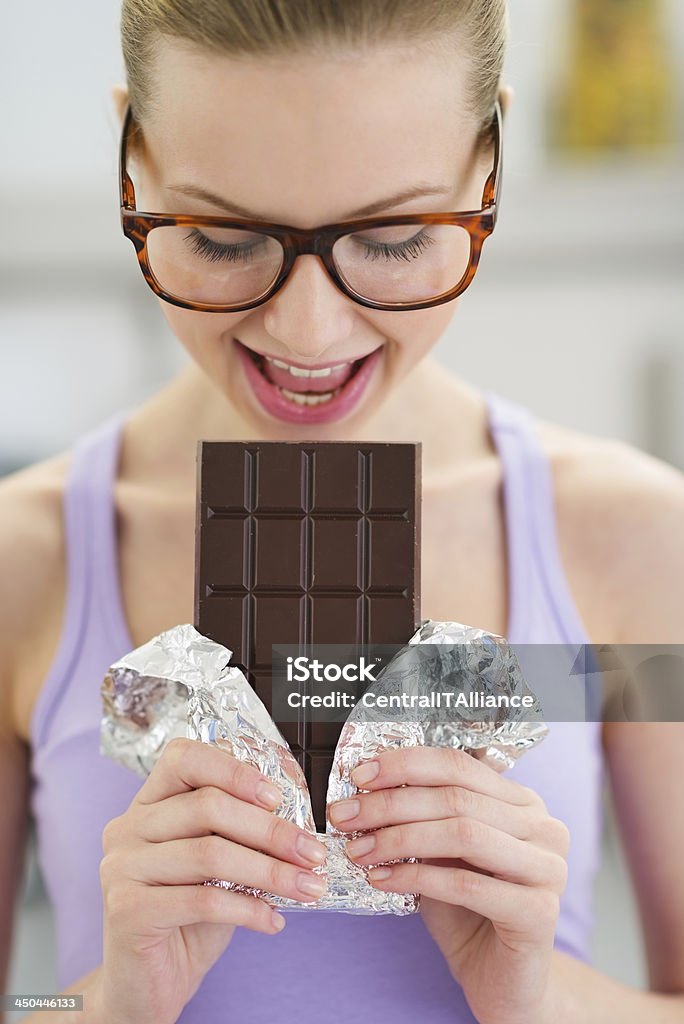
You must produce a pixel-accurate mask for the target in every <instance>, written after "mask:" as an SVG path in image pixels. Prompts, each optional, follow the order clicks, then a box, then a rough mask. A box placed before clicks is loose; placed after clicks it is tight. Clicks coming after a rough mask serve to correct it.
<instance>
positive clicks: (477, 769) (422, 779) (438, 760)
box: [351, 747, 540, 806]
mask: <svg viewBox="0 0 684 1024" xmlns="http://www.w3.org/2000/svg"><path fill="white" fill-rule="evenodd" d="M351 777H352V782H353V783H354V784H355V785H356V786H358V787H359V788H360V789H364V790H377V789H383V788H387V787H392V786H406V785H409V786H449V785H452V786H453V785H458V786H462V787H463V788H465V789H471V790H473V791H475V792H478V793H483V794H484V795H485V796H491V797H495V798H496V799H498V800H505V801H507V802H508V803H511V804H516V805H518V806H525V805H526V804H530V803H534V802H537V803H539V802H540V798H539V797H538V796H537V794H536V793H535V792H534V791H533V790H531V789H528V788H527V787H526V786H521V785H520V784H519V783H517V782H514V781H513V780H512V779H507V778H505V777H504V776H502V775H499V774H498V773H497V772H495V771H494V769H493V768H490V767H489V765H486V764H484V762H482V761H478V760H477V758H475V757H471V755H470V754H466V753H465V752H464V751H463V750H454V749H452V748H448V747H400V748H398V749H396V750H386V751H384V752H383V753H382V754H380V755H379V756H378V757H377V758H375V759H374V760H373V761H366V762H364V763H363V764H360V765H358V766H357V767H356V768H355V769H354V771H353V772H352V775H351Z"/></svg>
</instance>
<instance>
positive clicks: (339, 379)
mask: <svg viewBox="0 0 684 1024" xmlns="http://www.w3.org/2000/svg"><path fill="white" fill-rule="evenodd" d="M235 343H236V347H237V350H238V353H239V356H240V359H241V362H242V365H243V368H244V370H245V375H246V377H247V380H248V382H249V383H250V384H251V385H252V390H253V391H254V393H255V395H256V397H257V399H258V400H259V401H260V403H261V405H262V406H264V407H265V408H266V409H267V411H268V412H270V413H271V414H272V415H274V416H276V417H277V418H278V419H285V420H288V421H290V422H298V423H302V422H330V421H331V420H335V419H339V418H340V417H341V416H343V415H347V414H348V413H349V412H350V410H351V408H352V407H353V406H355V405H356V404H357V402H358V401H359V399H360V397H361V395H362V393H363V391H364V390H365V387H366V384H367V383H368V380H369V379H370V376H371V374H372V370H373V367H374V366H375V364H376V363H377V361H378V359H379V357H380V354H381V351H382V346H380V348H377V349H375V350H374V351H373V352H370V353H369V354H368V355H366V356H362V357H361V358H359V359H355V360H350V361H348V362H344V363H330V364H328V365H327V366H317V367H305V366H301V365H300V366H297V365H296V364H294V363H289V362H284V361H283V360H279V359H275V358H272V357H270V356H265V355H262V354H261V353H259V352H255V351H254V350H253V349H251V348H248V347H247V346H246V345H243V344H242V342H239V341H238V340H237V339H235Z"/></svg>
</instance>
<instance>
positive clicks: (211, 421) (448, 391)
mask: <svg viewBox="0 0 684 1024" xmlns="http://www.w3.org/2000/svg"><path fill="white" fill-rule="evenodd" d="M126 435H127V436H126V441H127V442H128V443H127V444H126V443H125V446H124V449H125V450H124V455H126V453H127V455H128V458H127V465H126V466H125V467H123V470H122V471H123V472H124V473H125V472H126V471H127V470H129V471H132V472H133V473H134V475H140V477H141V478H147V479H150V476H151V475H152V474H153V476H154V479H155V480H156V481H158V480H159V479H160V477H162V476H163V477H164V479H166V480H168V482H169V483H170V484H171V483H173V484H177V483H178V481H179V480H184V481H190V480H192V481H194V477H195V459H196V449H197V441H198V440H200V439H207V440H225V441H230V440H237V439H241V440H244V439H245V438H254V439H255V440H259V438H258V437H256V436H255V432H254V428H253V427H251V426H250V425H249V424H248V423H247V422H246V421H245V420H244V419H243V418H242V417H241V416H240V415H239V414H238V413H237V412H236V410H235V408H234V407H233V406H232V405H231V404H230V403H229V402H228V401H226V399H225V398H224V397H223V395H222V394H221V392H220V391H219V390H218V389H217V388H216V387H215V386H214V385H213V384H212V383H211V381H209V380H208V379H207V378H206V376H205V375H204V374H203V373H202V371H201V370H200V369H199V368H198V367H197V366H196V365H195V364H194V363H190V364H189V365H188V366H187V367H186V368H185V369H183V370H182V371H181V372H180V373H179V374H178V375H177V376H176V377H175V378H174V379H173V380H172V381H171V382H170V383H169V384H168V385H166V387H164V388H163V389H162V390H161V391H160V392H158V393H157V394H156V395H155V396H154V397H153V398H152V399H150V400H149V401H148V402H146V403H145V404H144V405H143V406H142V407H141V408H140V409H139V410H138V411H137V412H136V413H135V415H134V416H133V417H132V418H131V420H130V421H129V423H128V424H127V430H126ZM340 438H341V439H344V440H351V439H352V436H351V435H343V434H342V433H341V434H340ZM353 439H354V440H357V441H397V442H415V441H421V442H422V443H423V479H424V481H426V480H431V479H432V478H437V477H439V476H440V474H442V473H443V472H445V470H446V469H447V467H448V471H449V474H450V475H451V474H452V473H453V472H454V470H455V469H456V470H460V469H463V468H464V467H466V466H467V465H468V464H472V462H473V461H474V460H476V459H477V458H481V457H482V456H483V455H486V454H488V453H489V452H490V451H491V447H490V442H489V439H488V433H487V424H486V410H485V409H484V406H483V401H482V397H481V394H480V392H479V391H478V390H477V389H476V388H474V387H472V386H471V385H469V384H467V383H466V382H465V381H462V380H460V379H459V378H458V377H456V376H454V375H453V374H452V373H450V372H449V371H447V370H446V369H444V367H442V366H440V365H439V364H438V363H436V362H435V361H434V360H433V359H432V358H430V357H428V358H426V359H424V360H422V361H421V363H419V364H418V366H416V367H415V368H414V369H413V371H412V372H411V373H410V374H408V376H407V377H406V378H404V379H403V380H402V381H401V382H399V383H398V384H397V385H396V387H395V388H394V390H393V391H392V392H391V394H390V395H389V396H388V397H387V399H386V400H385V402H384V403H383V404H382V405H381V406H380V408H378V409H377V411H376V412H375V413H373V415H372V416H370V417H369V418H368V420H366V421H365V422H364V423H363V424H362V425H361V426H360V427H358V428H357V429H356V430H355V431H354V434H353ZM161 467H163V470H162V468H161ZM136 469H137V472H136ZM193 486H194V484H193Z"/></svg>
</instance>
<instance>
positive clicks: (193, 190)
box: [166, 184, 453, 220]
mask: <svg viewBox="0 0 684 1024" xmlns="http://www.w3.org/2000/svg"><path fill="white" fill-rule="evenodd" d="M166 188H167V189H168V190H169V191H171V192H180V193H181V194H182V195H185V196H189V197H190V198H192V199H201V200H203V201H204V202H206V203H212V204H213V205H214V206H218V207H220V209H222V210H224V211H225V212H226V213H232V214H234V215H236V216H238V217H245V218H246V219H248V220H263V219H264V218H263V217H261V216H260V215H259V214H258V213H255V212H254V210H250V209H248V208H247V207H246V206H240V204H239V203H235V202H233V201H232V200H231V201H230V202H228V200H226V199H222V198H221V196H218V195H216V194H215V193H214V192H209V191H207V189H205V188H200V187H199V186H197V185H185V184H182V185H167V186H166ZM452 192H453V189H451V188H448V187H447V186H446V185H412V186H411V187H409V188H405V189H402V190H401V192H397V193H396V194H395V195H393V196H389V197H387V198H386V199H380V200H378V201H377V202H375V203H369V204H368V205H367V206H362V207H361V208H360V209H358V210H354V211H353V212H352V213H349V214H347V216H346V217H345V218H344V219H345V220H355V219H356V218H357V217H372V216H373V215H374V214H376V213H383V212H384V211H385V210H388V209H390V208H391V207H392V206H400V205H401V204H402V203H408V202H409V201H410V200H411V199H422V198H425V197H426V196H448V195H450V194H451V193H452Z"/></svg>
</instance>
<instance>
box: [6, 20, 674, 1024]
mask: <svg viewBox="0 0 684 1024" xmlns="http://www.w3.org/2000/svg"><path fill="white" fill-rule="evenodd" d="M118 18H119V2H118V0H98V3H97V4H93V3H92V2H90V0H63V2H62V3H60V4H59V5H51V4H42V5H40V10H39V11H37V10H36V8H35V7H34V6H33V5H21V4H12V5H10V6H9V7H8V8H7V10H6V11H5V13H4V16H3V32H2V35H1V37H0V81H1V83H2V86H3V88H2V95H3V97H5V101H4V104H3V158H2V164H1V166H0V213H1V220H2V231H1V235H0V349H1V363H0V365H1V368H2V369H1V372H0V473H6V472H10V471H12V470H14V469H16V468H19V467H21V466H23V465H25V464H27V463H29V462H33V461H35V460H38V459H42V458H44V457H46V456H48V455H51V454H53V453H55V452H58V451H60V450H62V449H64V448H66V447H68V446H70V445H71V444H72V442H73V441H74V439H75V438H77V437H78V436H79V435H80V434H82V433H83V432H84V431H86V430H87V429H89V428H90V427H93V426H95V425H96V424H98V423H99V422H100V421H102V420H103V419H104V418H105V417H106V416H107V415H108V414H109V413H110V412H113V411H114V410H115V409H118V408H121V407H129V406H133V405H135V404H137V403H138V402H139V401H140V400H142V399H143V398H145V397H146V396H147V395H149V394H150V393H152V392H153V391H155V390H156V389H157V388H158V387H159V386H160V385H161V384H162V383H163V382H164V381H165V380H167V379H168V378H169V376H171V375H172V374H174V372H175V371H176V370H177V369H178V368H179V367H180V366H181V365H182V363H183V359H184V357H183V355H182V353H181V350H180V346H179V345H178V343H177V342H176V341H175V339H174V338H173V337H172V336H171V335H170V334H169V332H168V330H167V328H166V326H165V322H164V320H163V318H162V315H161V313H160V311H159V309H158V307H157V303H156V300H155V299H154V298H153V296H152V295H151V293H150V292H149V290H148V289H147V286H146V285H145V283H144V281H143V278H142V275H141V274H140V271H139V269H138V267H137V265H136V261H135V259H134V255H133V250H132V247H131V245H130V243H129V242H128V241H126V240H125V239H124V238H123V236H122V235H121V233H120V228H119V221H118V197H117V179H116V161H117V141H118V140H117V131H116V126H115V118H114V113H113V109H112V105H111V101H110V95H109V90H110V86H111V85H112V84H114V83H116V82H119V81H122V80H123V73H122V66H121V59H120V54H119V43H118ZM510 18H511V42H510V49H509V53H508V60H507V74H506V81H507V82H508V83H510V84H511V85H513V87H514V89H515V93H516V96H515V101H514V104H513V107H512V109H511V111H510V113H509V115H508V117H507V120H506V126H505V173H504V189H503V204H502V210H501V214H500V220H499V223H498V225H497V230H496V234H495V235H494V237H493V238H492V239H490V240H489V242H488V243H487V244H486V246H485V250H484V255H483V260H482V263H481V266H480V270H479V271H478V276H477V278H476V279H475V282H474V284H473V285H472V287H471V288H470V290H469V291H468V293H467V295H466V296H464V300H463V301H462V302H461V306H460V309H459V312H458V315H457V317H456V318H455V321H454V323H453V325H452V328H451V329H450V330H449V331H448V332H447V334H446V335H445V337H444V339H443V341H442V342H441V343H440V346H439V349H438V354H439V356H440V358H441V359H442V360H443V362H444V363H445V364H447V365H449V366H450V367H452V368H453V369H454V370H456V371H457V372H458V373H459V374H460V375H462V376H463V377H465V378H467V379H469V380H471V381H473V382H474V383H476V384H478V385H480V386H487V387H490V388H493V389H494V390H497V391H499V392H501V393H502V394H504V395H507V396H509V397H510V398H512V399H513V400H514V401H518V402H520V403H522V404H524V405H526V406H527V407H528V408H530V409H531V410H532V411H533V412H534V413H535V414H537V415H539V416H541V417H542V418H546V419H549V420H551V421H553V422H556V423H559V424H562V425H565V426H568V427H571V428H573V429H576V430H582V431H586V432H587V433H590V434H596V435H603V436H607V437H614V438H621V439H624V440H625V441H627V442H628V443H630V444H633V445H636V446H638V447H639V448H642V449H644V450H646V451H648V452H651V453H653V454H654V455H656V456H658V457H659V458H661V459H665V460H666V461H668V462H670V463H672V464H673V465H676V466H678V467H679V468H682V469H684V346H683V345H682V341H683V340H684V339H683V337H682V334H683V327H682V324H683V322H684V318H683V313H684V288H683V287H682V285H683V281H684V203H683V202H682V200H683V195H682V192H683V183H684V78H683V74H684V72H683V69H684V4H682V3H681V0H525V2H524V3H519V2H514V3H512V4H511V9H510ZM10 97H11V99H10ZM483 325H484V327H483ZM606 812H607V818H606V831H605V837H604V845H605V857H604V863H603V868H602V871H601V875H600V878H599V882H598V890H597V901H598V922H599V923H598V927H597V931H596V936H595V949H596V964H597V966H598V967H599V968H600V969H601V970H604V971H605V972H607V973H609V974H611V975H612V976H613V977H615V978H618V979H620V980H623V981H625V982H628V983H630V984H633V985H643V984H644V983H645V973H644V968H643V958H642V950H641V945H640V940H639V935H638V928H637V925H636V915H635V909H634V901H633V895H632V891H631V888H630V884H629V881H628V878H627V875H626V873H625V867H624V862H623V858H622V854H621V851H620V847H619V842H618V840H617V837H616V835H615V831H614V828H613V820H612V808H611V806H610V802H609V798H608V794H606ZM20 901H21V902H20V913H19V915H18V919H17V925H16V932H15V940H14V949H13V957H12V964H11V973H10V978H9V981H8V985H7V991H8V992H52V991H56V985H55V974H54V946H53V935H52V919H51V915H50V908H49V905H48V904H47V902H46V900H45V897H44V891H43V886H42V880H41V878H40V874H39V871H38V869H37V867H36V864H35V859H34V853H33V841H31V846H30V850H29V855H28V858H27V863H26V871H25V878H24V884H23V892H22V894H21V896H20ZM13 1019H15V1020H16V1019H19V1018H18V1017H17V1016H15V1017H13Z"/></svg>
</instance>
